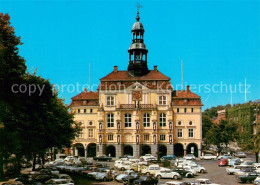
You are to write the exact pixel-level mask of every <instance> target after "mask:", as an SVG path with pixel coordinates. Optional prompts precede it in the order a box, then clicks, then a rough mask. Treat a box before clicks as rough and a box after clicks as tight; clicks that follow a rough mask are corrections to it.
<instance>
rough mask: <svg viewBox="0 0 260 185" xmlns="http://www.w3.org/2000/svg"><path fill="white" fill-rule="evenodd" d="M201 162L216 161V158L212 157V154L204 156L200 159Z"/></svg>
mask: <svg viewBox="0 0 260 185" xmlns="http://www.w3.org/2000/svg"><path fill="white" fill-rule="evenodd" d="M200 159H201V160H204V159H205V160H215V159H217V156H215V155H212V154H205V155H203V156H201V157H200Z"/></svg>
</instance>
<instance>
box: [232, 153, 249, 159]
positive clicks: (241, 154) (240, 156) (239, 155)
mask: <svg viewBox="0 0 260 185" xmlns="http://www.w3.org/2000/svg"><path fill="white" fill-rule="evenodd" d="M234 156H235V157H239V158H246V153H245V152H238V153H235V154H234Z"/></svg>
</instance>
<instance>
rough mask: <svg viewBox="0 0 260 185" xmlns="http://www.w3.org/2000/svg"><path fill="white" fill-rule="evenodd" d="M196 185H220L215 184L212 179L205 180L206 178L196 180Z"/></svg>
mask: <svg viewBox="0 0 260 185" xmlns="http://www.w3.org/2000/svg"><path fill="white" fill-rule="evenodd" d="M196 183H198V184H210V185H218V184H215V183H213V182H212V181H211V180H210V179H204V178H201V179H196V181H195V184H196Z"/></svg>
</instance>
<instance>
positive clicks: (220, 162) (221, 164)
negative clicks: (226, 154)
mask: <svg viewBox="0 0 260 185" xmlns="http://www.w3.org/2000/svg"><path fill="white" fill-rule="evenodd" d="M227 165H228V160H227V159H225V158H222V159H220V160H219V161H218V166H227Z"/></svg>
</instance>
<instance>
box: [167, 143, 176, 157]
mask: <svg viewBox="0 0 260 185" xmlns="http://www.w3.org/2000/svg"><path fill="white" fill-rule="evenodd" d="M166 147H167V155H170V154H174V152H173V144H167V145H166Z"/></svg>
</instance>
